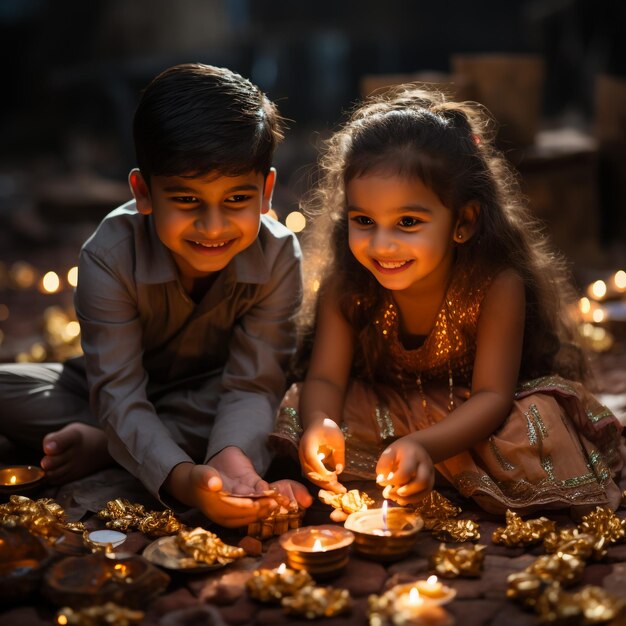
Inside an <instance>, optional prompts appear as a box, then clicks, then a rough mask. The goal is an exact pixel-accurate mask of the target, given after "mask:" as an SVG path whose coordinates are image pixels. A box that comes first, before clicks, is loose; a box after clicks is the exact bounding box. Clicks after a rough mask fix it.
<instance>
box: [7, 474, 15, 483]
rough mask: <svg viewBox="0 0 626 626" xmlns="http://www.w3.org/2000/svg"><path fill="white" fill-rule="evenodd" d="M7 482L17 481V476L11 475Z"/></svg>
mask: <svg viewBox="0 0 626 626" xmlns="http://www.w3.org/2000/svg"><path fill="white" fill-rule="evenodd" d="M9 482H10V483H11V484H12V485H14V484H15V483H16V482H17V476H15V474H14V475H13V476H11V478H10V479H9Z"/></svg>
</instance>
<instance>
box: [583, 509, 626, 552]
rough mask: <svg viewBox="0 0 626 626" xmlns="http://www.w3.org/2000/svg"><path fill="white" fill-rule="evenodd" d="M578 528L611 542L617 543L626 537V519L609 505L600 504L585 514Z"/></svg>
mask: <svg viewBox="0 0 626 626" xmlns="http://www.w3.org/2000/svg"><path fill="white" fill-rule="evenodd" d="M578 529H579V530H580V532H582V533H589V534H591V535H595V536H596V537H604V539H605V540H606V541H607V542H609V543H617V542H618V541H624V538H625V537H626V520H623V519H620V518H619V517H618V516H617V515H615V513H614V512H613V511H612V510H611V509H609V508H608V507H601V506H598V507H596V510H595V511H592V512H591V513H587V515H584V516H583V518H582V521H581V522H580V524H578Z"/></svg>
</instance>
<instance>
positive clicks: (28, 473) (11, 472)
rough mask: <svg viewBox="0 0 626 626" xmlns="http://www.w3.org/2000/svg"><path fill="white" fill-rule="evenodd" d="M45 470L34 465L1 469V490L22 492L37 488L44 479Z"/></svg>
mask: <svg viewBox="0 0 626 626" xmlns="http://www.w3.org/2000/svg"><path fill="white" fill-rule="evenodd" d="M44 476H45V473H44V471H43V470H42V469H41V468H40V467H35V466H34V465H19V466H16V467H5V468H3V469H0V492H1V493H11V494H21V493H26V492H28V491H31V490H33V489H35V488H37V487H38V486H39V485H40V483H41V482H42V481H43V479H44Z"/></svg>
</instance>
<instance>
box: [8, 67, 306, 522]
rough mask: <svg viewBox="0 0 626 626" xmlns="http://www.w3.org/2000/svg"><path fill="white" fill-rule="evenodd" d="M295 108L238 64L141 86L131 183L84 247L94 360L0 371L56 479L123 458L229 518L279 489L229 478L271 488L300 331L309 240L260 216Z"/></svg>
mask: <svg viewBox="0 0 626 626" xmlns="http://www.w3.org/2000/svg"><path fill="white" fill-rule="evenodd" d="M281 124H282V120H281V118H280V116H279V114H278V112H277V110H276V108H275V106H274V105H273V104H272V103H271V102H270V101H269V100H268V99H267V97H266V96H265V95H264V94H263V93H262V92H261V91H260V90H259V89H258V88H257V87H256V86H254V85H252V84H251V83H250V82H249V81H248V80H246V79H244V78H242V77H241V76H239V75H238V74H235V73H234V72H231V71H229V70H227V69H223V68H216V67H212V66H207V65H200V64H185V65H179V66H175V67H172V68H170V69H168V70H166V71H164V72H163V73H162V74H160V75H159V76H157V77H156V78H155V79H154V80H153V81H152V82H151V83H150V84H149V85H148V87H147V88H146V89H145V91H144V92H143V94H142V96H141V99H140V102H139V105H138V107H137V110H136V112H135V118H134V126H133V134H134V142H135V150H136V157H137V164H138V169H134V170H132V171H131V173H130V176H129V183H130V187H131V190H132V192H133V196H134V200H133V201H131V202H128V203H127V204H125V205H123V206H121V207H119V208H118V209H116V210H115V211H113V212H112V213H110V214H109V215H108V216H107V217H105V218H104V220H103V221H102V223H101V224H100V226H99V227H98V229H97V230H96V232H95V233H94V234H93V235H92V236H91V238H90V239H88V240H87V242H86V243H85V244H84V245H83V248H82V250H81V254H80V260H79V282H78V287H77V289H76V294H75V305H76V312H77V315H78V319H79V321H80V324H81V333H82V337H81V339H82V346H83V351H84V359H83V358H81V359H78V360H73V361H69V362H68V363H66V364H65V365H63V366H61V365H58V364H46V365H22V366H19V365H13V364H12V365H10V366H4V367H3V368H2V371H1V372H0V428H2V431H3V433H4V434H5V435H7V436H8V437H9V438H10V439H12V440H14V441H16V442H17V443H22V444H27V445H31V446H32V445H41V441H42V439H43V450H44V454H45V456H44V457H43V459H42V461H41V465H42V467H43V468H44V469H45V470H46V472H47V475H48V476H49V478H50V479H51V480H53V481H56V482H67V481H69V480H73V479H75V478H79V477H81V476H83V475H85V474H87V473H90V472H92V471H94V470H96V469H100V468H101V467H104V466H105V465H107V464H108V463H110V462H111V459H113V460H115V461H117V462H118V463H119V464H120V465H122V466H123V467H125V468H126V469H127V470H128V471H129V472H130V473H132V474H133V475H135V476H136V477H137V478H139V479H140V480H141V481H142V482H143V484H144V485H145V486H146V487H147V489H148V490H149V491H150V492H151V493H152V494H154V495H156V496H157V497H159V498H160V499H161V500H165V499H166V498H167V496H168V495H169V496H172V497H173V498H174V499H175V500H177V501H178V502H181V503H183V504H185V505H188V506H192V507H196V508H199V509H200V510H201V511H202V512H203V513H204V514H205V515H207V517H209V518H210V519H212V520H214V521H216V522H218V523H220V524H222V525H224V526H241V525H245V524H248V523H250V522H252V521H255V520H256V519H258V518H261V517H264V516H266V515H268V514H269V512H270V511H271V509H272V508H274V507H275V506H276V501H275V500H274V499H273V498H270V497H261V498H257V499H254V500H253V499H250V498H240V497H239V498H235V497H232V496H228V495H225V492H230V493H233V494H239V495H241V494H252V493H256V492H262V491H263V490H265V489H267V488H268V484H267V483H266V482H265V481H264V480H262V479H261V477H260V475H259V473H261V472H263V471H264V470H265V469H267V466H268V464H269V460H270V458H269V452H268V449H267V447H266V440H267V435H268V433H269V432H270V430H271V428H272V426H273V418H274V413H275V410H276V407H277V405H278V402H279V400H280V398H281V396H282V393H283V391H284V385H285V377H284V373H283V368H284V366H285V365H286V362H287V360H288V359H289V357H290V355H291V354H292V351H293V350H294V347H295V332H294V315H295V313H296V310H297V308H298V306H299V303H300V297H301V277H300V249H299V246H298V242H297V240H296V238H295V236H294V235H293V234H292V233H290V232H289V231H288V230H287V229H286V228H284V227H283V226H282V225H281V224H279V223H278V222H276V221H274V220H272V219H271V218H269V217H266V216H264V215H262V214H265V213H267V212H268V210H269V209H270V206H271V199H272V191H273V189H274V183H275V180H276V171H275V170H274V169H273V168H272V167H271V162H272V157H273V153H274V149H275V147H276V145H277V143H278V142H279V141H280V139H282V132H281ZM85 372H86V377H85ZM87 394H88V397H89V401H90V404H91V411H90V409H89V406H88V403H87ZM11 420H15V421H14V422H13V424H9V423H8V422H9V421H11ZM2 422H4V423H2ZM15 422H17V423H19V427H18V428H16V427H15ZM98 425H99V426H100V427H101V428H102V429H103V430H100V428H99V427H98ZM18 431H19V432H18ZM276 487H277V489H278V490H279V491H280V493H281V494H282V496H283V498H282V499H283V501H284V500H285V496H286V497H288V498H289V499H290V500H292V501H293V500H294V499H295V500H297V501H298V502H299V503H300V504H301V505H302V506H308V505H309V504H310V502H311V497H310V495H309V494H308V492H307V491H306V489H304V487H303V486H302V485H299V484H298V483H293V482H291V481H279V484H278V485H277V486H276ZM280 497H281V496H279V499H280Z"/></svg>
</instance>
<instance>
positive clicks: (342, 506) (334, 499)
mask: <svg viewBox="0 0 626 626" xmlns="http://www.w3.org/2000/svg"><path fill="white" fill-rule="evenodd" d="M317 495H318V497H319V499H320V500H321V501H322V502H323V503H324V504H328V505H329V506H332V507H333V508H334V509H338V510H341V511H343V512H344V513H346V514H347V515H350V513H356V512H357V511H364V510H366V509H368V508H369V507H370V506H372V505H373V504H374V500H373V498H371V497H370V496H369V495H367V494H366V493H365V492H363V491H359V490H358V489H350V490H349V491H347V492H346V493H334V492H332V491H327V490H326V489H320V490H319V492H318V494H317Z"/></svg>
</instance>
